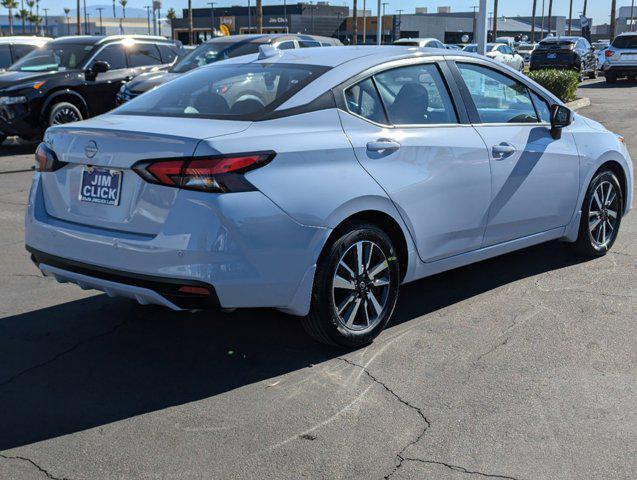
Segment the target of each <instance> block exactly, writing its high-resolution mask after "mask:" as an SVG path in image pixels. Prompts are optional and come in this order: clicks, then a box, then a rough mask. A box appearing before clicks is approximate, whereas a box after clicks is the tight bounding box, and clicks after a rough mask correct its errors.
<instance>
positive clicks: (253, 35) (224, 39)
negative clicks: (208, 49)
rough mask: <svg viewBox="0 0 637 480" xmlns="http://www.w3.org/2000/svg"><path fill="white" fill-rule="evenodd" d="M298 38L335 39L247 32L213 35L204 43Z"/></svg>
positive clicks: (293, 34) (331, 39) (258, 41)
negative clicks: (225, 35)
mask: <svg viewBox="0 0 637 480" xmlns="http://www.w3.org/2000/svg"><path fill="white" fill-rule="evenodd" d="M288 38H289V39H295V38H296V39H300V40H313V41H315V42H321V41H323V42H324V41H327V40H329V41H334V40H336V39H334V38H331V37H321V36H319V35H306V34H302V33H268V34H258V33H247V34H241V35H232V36H229V37H215V38H212V39H210V40H208V41H206V42H204V43H240V42H246V43H263V44H267V43H270V42H271V41H272V40H283V39H288Z"/></svg>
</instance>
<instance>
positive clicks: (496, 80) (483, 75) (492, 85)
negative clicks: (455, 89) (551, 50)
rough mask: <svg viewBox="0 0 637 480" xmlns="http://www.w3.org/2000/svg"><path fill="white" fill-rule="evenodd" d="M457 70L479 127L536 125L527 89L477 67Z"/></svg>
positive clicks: (512, 80)
mask: <svg viewBox="0 0 637 480" xmlns="http://www.w3.org/2000/svg"><path fill="white" fill-rule="evenodd" d="M458 68H459V69H460V74H461V75H462V79H463V80H464V82H465V84H466V86H467V88H468V90H469V93H470V95H471V98H472V100H473V103H474V104H475V106H476V109H477V110H478V115H479V116H480V121H481V122H482V123H537V121H538V119H537V115H536V113H535V108H534V107H533V103H532V102H531V96H530V94H529V89H528V88H527V87H526V85H524V84H523V83H520V82H518V81H517V80H514V79H513V78H511V77H508V76H506V75H503V74H501V73H499V72H496V71H495V70H492V69H490V68H486V67H482V66H480V65H473V64H468V63H459V64H458Z"/></svg>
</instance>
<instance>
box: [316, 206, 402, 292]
mask: <svg viewBox="0 0 637 480" xmlns="http://www.w3.org/2000/svg"><path fill="white" fill-rule="evenodd" d="M363 223H367V224H372V225H375V226H377V227H378V228H380V229H381V230H382V231H383V232H385V234H386V235H387V236H388V237H389V238H390V240H391V241H392V243H393V244H394V248H395V249H396V252H397V254H398V262H399V265H400V277H401V280H402V279H403V278H404V277H405V274H406V273H407V268H408V264H409V248H408V246H407V238H406V237H405V232H404V231H403V229H402V227H401V226H400V224H399V223H398V222H397V221H396V219H394V218H393V217H392V216H391V215H389V214H388V213H385V212H381V211H380V210H364V211H361V212H357V213H355V214H353V215H350V216H349V217H347V218H345V219H343V220H342V221H341V222H340V223H339V224H338V225H337V226H336V227H335V228H334V229H333V230H332V233H331V234H330V236H329V237H328V238H327V241H326V242H325V245H324V246H323V250H322V251H321V256H322V255H324V254H325V252H326V251H327V250H328V249H329V246H330V245H331V244H332V243H333V242H334V241H335V240H336V239H338V238H339V237H340V236H341V235H342V234H343V233H344V232H346V231H347V230H348V229H349V228H350V227H351V226H352V225H355V224H363Z"/></svg>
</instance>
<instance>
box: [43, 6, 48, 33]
mask: <svg viewBox="0 0 637 480" xmlns="http://www.w3.org/2000/svg"><path fill="white" fill-rule="evenodd" d="M42 10H44V32H45V34H44V36H45V37H48V36H49V9H48V8H43V9H42Z"/></svg>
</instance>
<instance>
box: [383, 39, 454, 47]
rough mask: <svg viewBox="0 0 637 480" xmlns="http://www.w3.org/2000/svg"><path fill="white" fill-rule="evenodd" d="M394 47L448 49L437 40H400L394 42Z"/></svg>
mask: <svg viewBox="0 0 637 480" xmlns="http://www.w3.org/2000/svg"><path fill="white" fill-rule="evenodd" d="M394 45H400V46H402V47H420V48H447V46H446V45H445V44H444V43H442V42H441V41H440V40H438V39H437V38H400V39H398V40H396V41H395V42H394Z"/></svg>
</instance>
